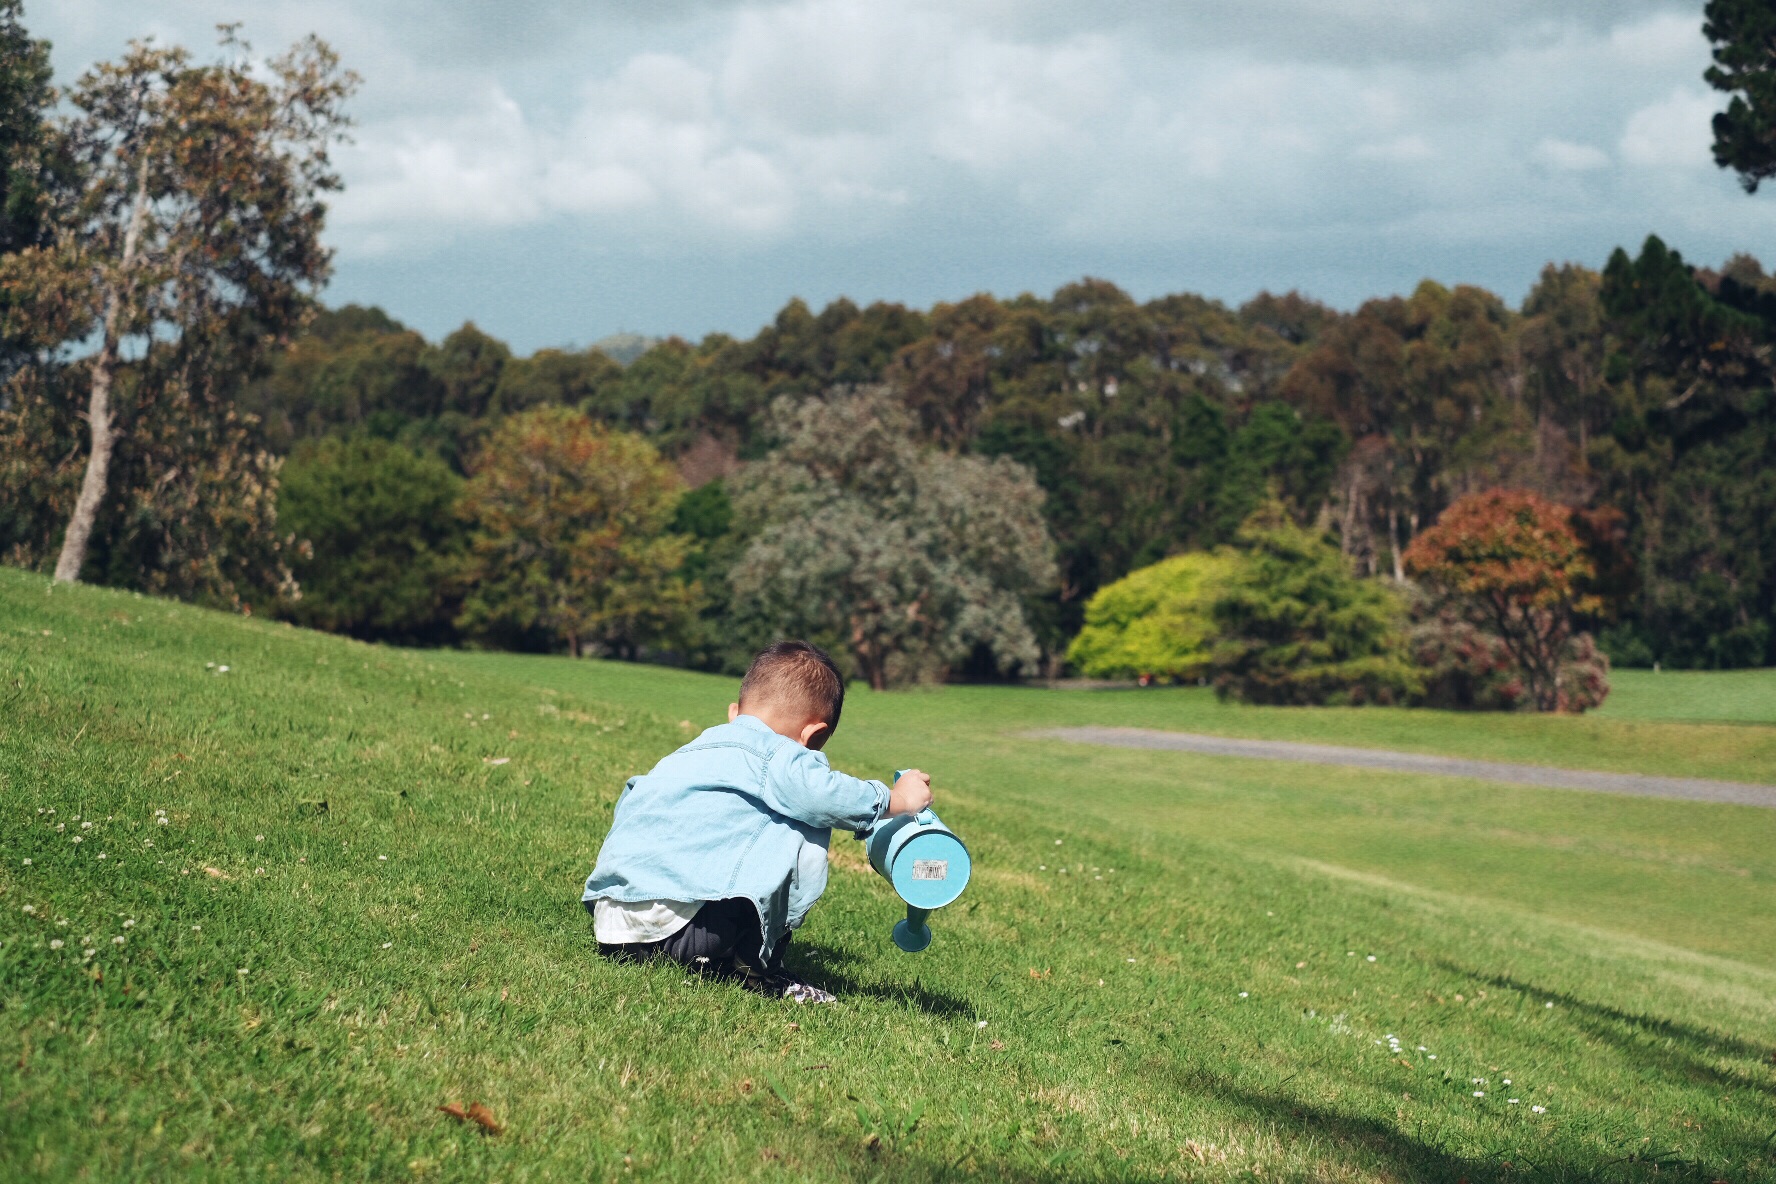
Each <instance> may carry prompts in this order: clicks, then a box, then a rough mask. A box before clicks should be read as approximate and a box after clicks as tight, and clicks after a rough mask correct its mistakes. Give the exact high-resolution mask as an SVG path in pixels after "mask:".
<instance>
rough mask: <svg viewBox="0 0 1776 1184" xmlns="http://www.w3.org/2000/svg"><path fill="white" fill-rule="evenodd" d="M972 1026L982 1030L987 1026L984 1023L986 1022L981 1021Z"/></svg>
mask: <svg viewBox="0 0 1776 1184" xmlns="http://www.w3.org/2000/svg"><path fill="white" fill-rule="evenodd" d="M974 1026H975V1027H977V1028H984V1027H986V1026H987V1021H986V1020H981V1021H980V1022H979V1023H977V1024H975V1025H974Z"/></svg>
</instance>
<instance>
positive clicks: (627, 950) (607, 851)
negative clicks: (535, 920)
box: [582, 641, 931, 1003]
mask: <svg viewBox="0 0 1776 1184" xmlns="http://www.w3.org/2000/svg"><path fill="white" fill-rule="evenodd" d="M844 703H845V683H844V680H843V679H842V678H840V677H839V671H838V667H836V666H834V665H833V662H832V659H831V658H829V657H827V656H826V654H825V653H823V652H822V651H821V650H819V649H818V648H816V647H814V646H811V645H809V644H808V643H807V642H802V641H780V642H778V643H777V644H776V645H773V646H771V647H770V648H768V649H766V650H764V651H763V652H762V653H760V654H759V655H758V656H757V657H755V658H754V659H753V660H752V665H751V667H749V668H748V669H747V671H746V678H745V679H744V680H743V681H742V682H741V684H740V701H739V702H738V703H730V704H729V705H728V722H727V723H726V724H724V725H721V726H718V727H714V728H710V729H709V730H708V731H706V732H704V733H703V734H702V735H701V736H698V737H697V738H696V739H695V740H693V741H691V742H690V743H689V744H687V745H685V746H684V747H683V748H680V749H679V750H678V751H677V752H674V753H672V754H671V755H670V756H668V757H666V758H665V759H664V760H662V761H661V762H660V763H659V764H657V765H655V766H654V768H653V771H652V772H650V773H648V774H647V775H646V776H644V777H631V778H630V779H629V784H628V785H627V786H626V787H625V788H624V790H623V796H622V798H621V799H619V800H618V802H617V810H616V818H615V820H614V821H613V822H612V825H611V831H610V834H609V835H607V836H606V837H605V840H604V846H603V847H602V848H601V849H600V850H599V852H598V863H597V866H595V867H594V868H593V869H592V875H591V876H590V877H589V878H588V879H587V880H586V894H585V896H584V897H583V898H582V900H583V901H584V903H585V905H586V908H587V910H588V911H589V912H590V913H591V914H592V925H593V930H594V933H595V934H596V936H597V938H598V949H599V951H600V952H601V953H603V954H605V955H606V956H608V957H613V958H654V957H666V958H670V959H672V960H673V961H675V962H679V963H682V964H684V965H685V966H687V967H690V968H692V969H695V970H699V971H703V972H705V973H712V974H719V975H724V976H726V975H731V976H734V977H736V978H738V979H739V980H740V981H741V983H742V984H743V985H745V986H747V987H749V988H750V989H752V990H756V991H761V992H763V993H765V994H769V995H781V996H786V997H788V998H791V999H794V1000H796V1001H797V1002H798V1003H807V1002H821V1003H830V1002H832V998H833V997H832V996H831V995H829V994H827V993H826V992H824V991H821V990H819V989H818V988H815V987H810V986H807V985H806V984H803V983H798V982H795V981H794V980H793V979H791V978H790V977H789V976H787V975H785V974H784V973H783V953H784V950H785V948H786V947H787V946H788V945H789V934H790V931H791V930H792V929H796V928H798V927H799V926H800V925H801V923H802V921H803V919H804V918H806V917H807V915H808V909H809V908H810V907H812V906H813V904H814V902H815V901H816V900H818V899H819V898H820V894H821V892H823V891H825V889H826V848H827V843H828V842H829V841H830V840H831V839H832V831H833V829H834V828H837V827H843V828H844V829H846V830H851V831H863V830H867V829H868V828H869V827H871V826H873V825H875V823H876V822H877V821H878V820H879V819H880V818H881V817H882V816H883V815H884V814H914V813H917V812H918V811H920V810H923V809H925V808H926V807H927V806H929V805H930V804H931V779H930V778H929V777H927V776H926V775H925V774H923V773H921V772H919V771H918V770H916V769H915V770H912V771H910V772H908V773H906V774H904V775H903V776H901V777H900V779H899V780H897V781H896V782H895V783H894V787H893V789H889V788H888V787H887V786H886V785H884V784H882V782H880V781H860V780H858V779H857V778H855V777H847V776H846V775H845V774H843V773H835V772H834V771H833V770H832V768H831V767H830V766H829V765H828V764H827V760H826V757H825V755H823V754H822V753H821V751H820V750H821V748H822V747H823V746H824V745H825V744H826V742H827V741H828V740H830V739H831V738H832V734H833V731H834V730H835V729H836V728H837V727H838V726H839V709H840V708H841V707H843V706H844Z"/></svg>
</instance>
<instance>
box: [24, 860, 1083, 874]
mask: <svg viewBox="0 0 1776 1184" xmlns="http://www.w3.org/2000/svg"><path fill="white" fill-rule="evenodd" d="M25 862H26V863H30V862H31V861H30V860H28V859H27V860H25ZM1036 870H1037V871H1039V872H1045V871H1047V870H1048V865H1047V864H1046V863H1039V864H1037V865H1036Z"/></svg>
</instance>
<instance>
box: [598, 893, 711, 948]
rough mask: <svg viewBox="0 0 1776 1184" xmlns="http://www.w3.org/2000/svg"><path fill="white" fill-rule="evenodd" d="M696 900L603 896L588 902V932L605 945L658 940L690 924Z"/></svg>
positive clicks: (695, 909) (698, 906) (695, 912)
mask: <svg viewBox="0 0 1776 1184" xmlns="http://www.w3.org/2000/svg"><path fill="white" fill-rule="evenodd" d="M702 907H703V902H702V901H700V900H689V901H686V900H632V901H622V900H605V899H603V898H602V897H601V898H600V899H599V900H598V902H597V903H596V904H594V905H593V906H592V933H593V935H594V936H595V937H597V938H598V940H599V941H601V942H603V943H604V944H605V945H607V946H627V945H634V944H635V943H636V942H644V941H660V940H661V939H662V938H668V937H671V936H672V935H673V934H675V933H677V932H678V931H679V930H680V929H683V928H684V927H685V926H686V925H688V924H690V921H691V918H692V917H694V916H696V915H697V910H698V909H700V908H702Z"/></svg>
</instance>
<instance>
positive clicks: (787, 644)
mask: <svg viewBox="0 0 1776 1184" xmlns="http://www.w3.org/2000/svg"><path fill="white" fill-rule="evenodd" d="M749 699H753V700H757V699H765V700H769V701H771V702H776V703H782V704H785V705H786V706H789V705H793V706H795V707H798V708H800V709H801V710H804V711H806V712H807V713H808V718H810V719H819V720H824V721H825V722H826V734H827V735H828V736H830V735H832V734H833V733H834V732H836V731H838V728H839V712H840V711H841V710H843V708H844V706H845V680H844V678H843V677H842V676H841V675H840V674H839V668H838V667H837V666H835V665H833V660H832V659H831V658H829V657H827V655H826V651H825V650H823V649H821V648H820V647H819V646H815V645H809V644H808V643H807V642H805V641H779V642H777V643H775V644H773V645H769V646H766V647H765V648H764V649H762V650H760V651H759V652H758V654H757V656H756V657H754V658H753V660H752V665H751V666H748V667H747V668H746V677H745V678H744V679H742V680H741V682H740V702H741V704H742V705H744V704H745V703H746V701H747V700H749Z"/></svg>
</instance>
